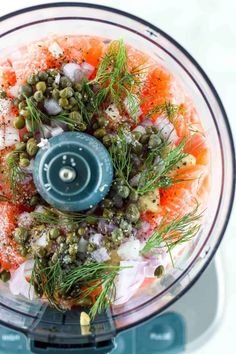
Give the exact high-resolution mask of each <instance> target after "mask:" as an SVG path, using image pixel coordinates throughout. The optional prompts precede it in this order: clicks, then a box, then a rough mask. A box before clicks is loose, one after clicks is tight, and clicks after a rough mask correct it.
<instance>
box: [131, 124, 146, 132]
mask: <svg viewBox="0 0 236 354" xmlns="http://www.w3.org/2000/svg"><path fill="white" fill-rule="evenodd" d="M132 131H133V132H139V133H141V134H145V133H146V129H145V128H144V127H143V126H142V125H138V126H137V127H136V128H134V129H133V130H132Z"/></svg>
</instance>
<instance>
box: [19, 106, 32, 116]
mask: <svg viewBox="0 0 236 354" xmlns="http://www.w3.org/2000/svg"><path fill="white" fill-rule="evenodd" d="M20 115H21V116H22V117H24V118H29V117H30V111H29V110H28V109H27V108H24V109H21V110H20Z"/></svg>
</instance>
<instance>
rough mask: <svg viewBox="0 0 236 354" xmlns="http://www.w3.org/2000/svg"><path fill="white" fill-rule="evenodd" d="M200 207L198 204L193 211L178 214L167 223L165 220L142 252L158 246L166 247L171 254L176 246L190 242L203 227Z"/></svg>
mask: <svg viewBox="0 0 236 354" xmlns="http://www.w3.org/2000/svg"><path fill="white" fill-rule="evenodd" d="M198 208H199V206H198V205H197V206H196V208H195V209H194V210H193V211H192V212H190V213H187V214H186V215H184V216H178V217H176V218H175V219H174V220H173V221H171V222H169V223H167V224H166V222H165V220H164V221H163V222H162V223H161V225H159V226H158V227H157V229H156V230H155V231H154V233H153V234H152V235H151V237H149V238H148V240H147V242H146V244H145V246H144V248H143V249H142V251H141V254H143V255H144V254H148V253H151V252H153V251H155V250H156V249H158V248H166V249H167V252H168V253H169V254H170V255H171V250H172V249H173V248H174V247H176V246H178V245H180V244H182V243H185V242H188V241H189V240H191V239H192V238H193V237H194V236H196V234H197V233H198V232H199V230H200V227H201V225H200V224H199V220H200V219H201V217H202V215H203V213H202V212H200V213H199V212H198ZM156 252H158V251H156Z"/></svg>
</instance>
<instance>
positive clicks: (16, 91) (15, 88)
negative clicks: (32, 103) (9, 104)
mask: <svg viewBox="0 0 236 354" xmlns="http://www.w3.org/2000/svg"><path fill="white" fill-rule="evenodd" d="M9 92H10V95H11V96H12V97H17V96H18V95H19V92H20V86H19V85H15V86H12V87H11V88H10V89H9Z"/></svg>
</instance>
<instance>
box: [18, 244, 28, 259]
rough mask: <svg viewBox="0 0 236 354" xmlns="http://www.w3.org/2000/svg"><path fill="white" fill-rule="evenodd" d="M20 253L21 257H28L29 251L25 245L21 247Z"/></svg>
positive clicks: (19, 248)
mask: <svg viewBox="0 0 236 354" xmlns="http://www.w3.org/2000/svg"><path fill="white" fill-rule="evenodd" d="M17 249H18V251H19V252H20V254H21V256H23V257H26V256H27V254H28V250H27V248H26V247H25V246H24V245H21V246H19V247H18V248H17Z"/></svg>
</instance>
